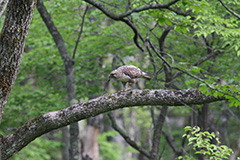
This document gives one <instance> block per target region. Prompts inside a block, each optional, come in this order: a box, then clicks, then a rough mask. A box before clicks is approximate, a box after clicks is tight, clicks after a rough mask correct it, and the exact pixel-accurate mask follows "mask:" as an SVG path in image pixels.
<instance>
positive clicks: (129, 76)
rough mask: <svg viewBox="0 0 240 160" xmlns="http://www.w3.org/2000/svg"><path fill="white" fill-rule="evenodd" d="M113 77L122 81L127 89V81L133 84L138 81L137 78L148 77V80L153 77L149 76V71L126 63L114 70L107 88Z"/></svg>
mask: <svg viewBox="0 0 240 160" xmlns="http://www.w3.org/2000/svg"><path fill="white" fill-rule="evenodd" d="M112 78H113V79H116V80H119V81H120V82H122V84H123V87H124V90H125V89H126V84H127V83H128V85H130V86H131V85H132V84H133V83H135V82H136V79H137V78H146V79H148V80H150V79H151V77H150V76H148V75H147V73H145V72H143V71H141V69H139V68H138V67H136V66H133V65H124V66H121V67H118V68H117V69H115V70H113V71H112V72H111V73H110V74H109V77H108V81H107V83H106V85H105V88H106V87H107V85H108V83H109V81H110V80H111V79H112Z"/></svg>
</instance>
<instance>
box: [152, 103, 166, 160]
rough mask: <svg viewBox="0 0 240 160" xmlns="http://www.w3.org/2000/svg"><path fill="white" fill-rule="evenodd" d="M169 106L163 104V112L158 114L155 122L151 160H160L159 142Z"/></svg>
mask: <svg viewBox="0 0 240 160" xmlns="http://www.w3.org/2000/svg"><path fill="white" fill-rule="evenodd" d="M167 111H168V107H167V106H163V107H162V109H161V113H160V114H159V115H158V118H157V121H156V122H155V126H154V131H153V139H152V142H153V143H152V150H151V152H150V155H151V157H150V160H158V157H159V156H161V155H158V154H159V144H160V140H161V135H162V128H163V124H164V121H165V116H166V115H167Z"/></svg>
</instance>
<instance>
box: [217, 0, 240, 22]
mask: <svg viewBox="0 0 240 160" xmlns="http://www.w3.org/2000/svg"><path fill="white" fill-rule="evenodd" d="M219 2H220V3H221V4H222V6H223V7H224V8H225V9H226V10H227V11H229V12H230V13H231V14H232V15H234V16H235V17H237V18H238V19H240V15H238V14H237V13H235V12H234V11H233V10H231V9H230V8H228V6H227V5H225V3H223V1H222V0H219Z"/></svg>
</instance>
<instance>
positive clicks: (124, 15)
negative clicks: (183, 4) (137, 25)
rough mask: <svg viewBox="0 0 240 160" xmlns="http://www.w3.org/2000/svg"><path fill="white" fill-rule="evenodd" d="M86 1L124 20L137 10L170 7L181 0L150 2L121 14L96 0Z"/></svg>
mask: <svg viewBox="0 0 240 160" xmlns="http://www.w3.org/2000/svg"><path fill="white" fill-rule="evenodd" d="M85 1H86V2H88V3H89V4H91V5H93V6H95V7H96V8H98V9H99V10H101V11H102V12H103V13H104V14H106V15H107V16H108V17H110V18H112V19H114V20H117V21H119V20H122V19H123V18H125V17H127V16H129V15H131V14H132V13H136V12H141V11H145V10H149V9H161V8H166V9H168V7H169V6H171V5H173V4H175V3H177V2H178V1H179V0H173V1H171V2H169V3H167V4H148V5H145V6H141V7H137V8H134V9H131V10H128V11H126V12H124V13H121V14H114V13H113V12H111V11H110V10H109V9H108V8H107V7H106V6H105V5H103V4H102V3H99V2H98V1H96V0H85Z"/></svg>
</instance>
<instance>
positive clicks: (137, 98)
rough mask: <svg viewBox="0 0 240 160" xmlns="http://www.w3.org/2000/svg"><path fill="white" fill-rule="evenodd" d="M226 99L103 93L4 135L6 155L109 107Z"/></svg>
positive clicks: (147, 92) (189, 91) (157, 92)
mask: <svg viewBox="0 0 240 160" xmlns="http://www.w3.org/2000/svg"><path fill="white" fill-rule="evenodd" d="M220 100H225V98H224V97H217V98H216V97H213V96H210V95H209V96H206V95H204V94H202V93H201V92H199V91H197V90H192V89H187V90H178V91H172V90H161V89H160V90H131V91H128V92H122V93H113V94H107V95H104V96H100V97H98V98H95V99H92V100H89V101H87V102H83V103H76V104H74V105H71V106H69V107H68V108H65V109H62V110H59V111H54V112H49V113H45V114H43V115H41V116H39V117H36V118H34V119H33V120H31V121H28V122H27V123H26V124H25V125H23V126H22V127H19V128H18V129H17V130H16V131H15V132H14V133H13V134H11V135H9V136H8V137H6V138H3V140H2V141H3V142H2V143H3V148H2V159H3V160H5V159H7V158H9V157H11V156H12V155H13V154H14V153H16V152H18V151H20V150H21V149H22V148H23V147H25V146H26V145H27V144H28V143H30V142H31V141H33V140H34V139H35V138H37V137H39V136H41V135H43V134H45V133H47V132H49V131H51V130H54V129H57V128H61V127H64V126H66V125H69V124H72V123H74V122H77V121H80V120H83V119H87V118H89V117H93V116H96V115H98V114H101V113H105V112H108V111H112V110H116V109H120V108H124V107H132V106H145V105H162V106H164V105H168V106H182V105H183V106H184V105H192V104H204V103H210V102H215V101H220Z"/></svg>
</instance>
